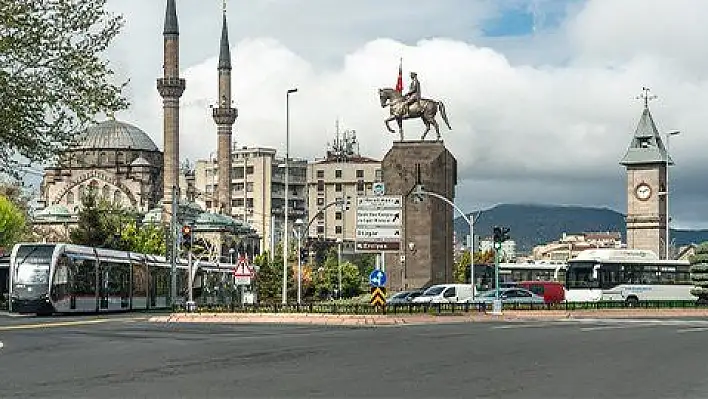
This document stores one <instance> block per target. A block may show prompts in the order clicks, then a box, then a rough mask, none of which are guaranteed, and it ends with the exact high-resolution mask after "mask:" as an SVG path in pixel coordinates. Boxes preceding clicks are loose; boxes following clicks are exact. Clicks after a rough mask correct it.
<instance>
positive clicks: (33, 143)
mask: <svg viewBox="0 0 708 399" xmlns="http://www.w3.org/2000/svg"><path fill="white" fill-rule="evenodd" d="M106 1H107V0H63V1H46V0H45V1H40V0H13V1H3V2H0V104H3V106H2V107H0V120H2V124H0V159H2V161H0V173H6V174H9V175H11V176H14V177H18V175H19V170H18V168H16V165H18V163H19V162H20V161H19V158H18V157H17V155H20V156H21V157H24V158H26V159H27V160H28V161H30V162H39V161H45V160H47V159H52V158H54V157H55V155H56V154H57V153H58V152H60V151H61V150H62V149H64V148H66V147H67V146H68V145H69V144H71V141H72V139H73V138H74V135H75V133H76V132H79V131H81V130H83V129H85V128H86V126H87V125H88V123H89V122H91V121H92V119H93V117H94V116H95V115H96V114H98V113H100V112H112V111H117V110H120V109H125V108H126V107H127V106H128V103H127V101H126V100H125V99H124V98H123V97H122V95H121V91H122V88H123V87H124V86H125V85H126V84H127V83H123V84H114V83H111V78H112V76H113V75H114V72H113V71H112V69H111V68H110V66H109V64H108V62H107V61H105V60H104V59H102V58H101V55H102V53H103V52H104V51H105V50H106V49H107V48H108V45H109V44H110V43H111V41H112V40H113V39H114V38H115V37H116V35H117V34H118V33H119V31H120V29H121V27H122V26H123V18H122V16H115V15H112V14H110V13H108V12H107V11H106V10H105V9H104V8H105V7H104V6H105V4H106Z"/></svg>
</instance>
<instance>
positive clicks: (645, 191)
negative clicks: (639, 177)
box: [634, 183, 651, 201]
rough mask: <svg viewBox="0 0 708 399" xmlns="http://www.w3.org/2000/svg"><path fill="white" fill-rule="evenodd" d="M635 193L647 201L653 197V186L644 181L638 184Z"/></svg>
mask: <svg viewBox="0 0 708 399" xmlns="http://www.w3.org/2000/svg"><path fill="white" fill-rule="evenodd" d="M634 193H635V195H636V196H637V198H639V199H640V200H642V201H646V200H648V199H649V197H651V187H649V185H648V184H646V183H642V184H640V185H638V186H637V189H636V190H635V192H634Z"/></svg>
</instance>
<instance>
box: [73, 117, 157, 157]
mask: <svg viewBox="0 0 708 399" xmlns="http://www.w3.org/2000/svg"><path fill="white" fill-rule="evenodd" d="M73 149H77V150H90V149H125V150H138V151H140V150H142V151H158V148H157V146H156V145H155V143H154V142H153V141H152V139H151V138H150V136H148V135H147V133H145V132H144V131H142V130H140V129H139V128H137V127H135V126H133V125H131V124H129V123H125V122H119V121H116V120H114V119H109V120H106V121H103V122H101V123H99V124H97V125H94V126H91V127H89V128H88V129H86V132H84V133H83V134H82V135H81V136H80V137H79V139H78V143H77V145H76V146H74V147H73Z"/></svg>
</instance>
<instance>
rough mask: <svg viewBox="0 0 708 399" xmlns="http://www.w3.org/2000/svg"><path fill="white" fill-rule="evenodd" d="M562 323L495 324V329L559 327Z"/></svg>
mask: <svg viewBox="0 0 708 399" xmlns="http://www.w3.org/2000/svg"><path fill="white" fill-rule="evenodd" d="M559 325H560V324H555V323H534V324H516V325H506V326H494V327H492V329H493V330H510V329H514V328H536V327H558V326H559Z"/></svg>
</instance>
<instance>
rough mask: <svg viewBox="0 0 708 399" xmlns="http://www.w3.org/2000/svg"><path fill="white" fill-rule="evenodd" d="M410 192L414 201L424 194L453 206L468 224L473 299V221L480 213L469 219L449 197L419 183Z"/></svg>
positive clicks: (474, 290) (473, 294)
mask: <svg viewBox="0 0 708 399" xmlns="http://www.w3.org/2000/svg"><path fill="white" fill-rule="evenodd" d="M411 194H412V195H413V196H414V197H413V199H414V201H416V202H420V201H422V200H423V196H424V195H427V196H431V197H435V198H437V199H439V200H441V201H443V202H445V203H446V204H448V205H450V206H451V207H453V208H454V209H455V210H456V211H457V212H459V213H460V215H462V218H463V219H465V222H467V224H468V225H469V227H470V238H471V239H470V242H469V247H470V283H471V284H472V299H474V297H475V295H476V289H475V284H474V261H473V259H474V222H475V220H476V219H477V218H479V215H480V214H481V213H478V214H477V218H475V217H474V216H473V217H472V219H470V218H468V217H467V215H465V213H464V212H462V209H460V208H458V207H457V205H455V203H454V202H452V201H450V200H449V199H447V198H445V197H443V196H442V195H440V194H438V193H434V192H432V191H425V190H424V189H423V186H422V185H420V184H417V185H416V187H415V189H414V190H413V192H412V193H411Z"/></svg>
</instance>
